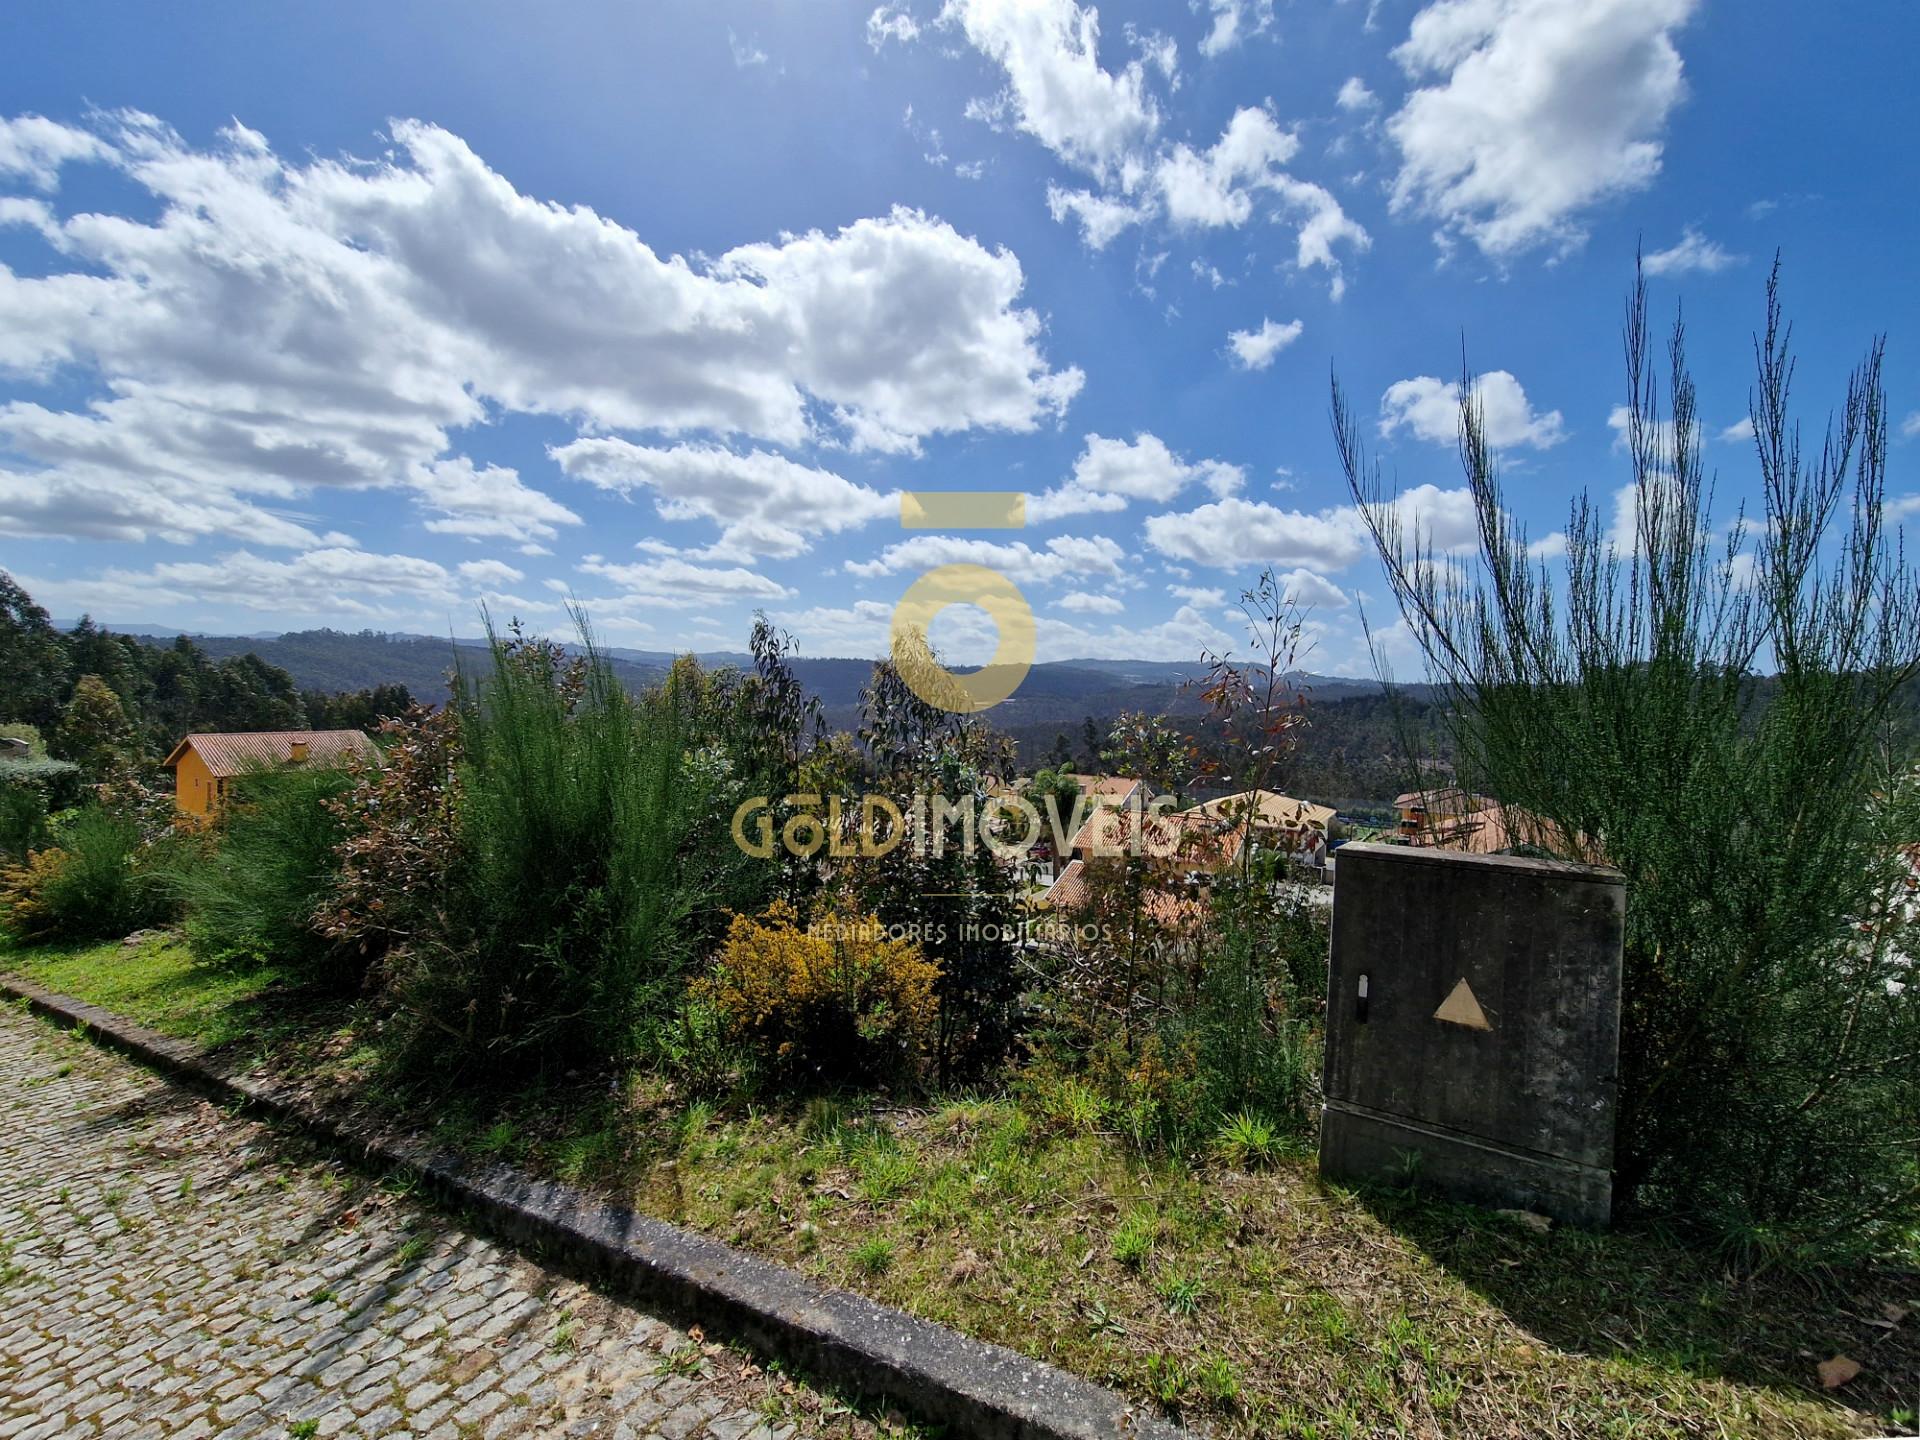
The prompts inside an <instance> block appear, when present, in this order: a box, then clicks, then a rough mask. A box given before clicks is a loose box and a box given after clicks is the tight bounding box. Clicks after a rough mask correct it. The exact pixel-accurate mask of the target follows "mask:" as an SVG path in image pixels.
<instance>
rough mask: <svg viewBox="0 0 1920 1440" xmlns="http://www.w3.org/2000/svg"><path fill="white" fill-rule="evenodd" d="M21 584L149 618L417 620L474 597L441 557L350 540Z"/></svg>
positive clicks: (67, 600) (90, 606) (43, 595)
mask: <svg viewBox="0 0 1920 1440" xmlns="http://www.w3.org/2000/svg"><path fill="white" fill-rule="evenodd" d="M21 583H22V584H24V585H27V586H28V588H29V590H30V592H31V593H32V594H33V595H34V596H35V597H36V598H39V599H43V600H51V601H55V602H59V603H63V605H71V606H74V607H77V608H79V609H82V610H91V611H94V612H96V613H102V612H105V613H111V612H113V611H119V612H121V613H123V614H133V615H138V616H142V617H145V616H150V615H156V614H160V613H162V612H166V613H173V614H178V613H180V612H182V611H185V610H189V609H192V608H195V607H200V606H205V605H208V604H214V605H217V606H220V607H239V608H241V609H245V610H252V611H257V612H263V613H272V614H277V615H298V616H326V617H334V618H338V617H340V616H353V617H356V618H360V619H364V620H367V621H375V620H393V619H397V618H403V617H404V618H406V619H409V620H415V621H417V620H418V619H419V617H421V616H423V615H426V614H431V613H434V612H436V611H438V612H441V613H443V614H444V613H445V612H447V611H448V610H449V609H450V608H453V607H462V606H464V605H465V604H466V603H467V602H466V601H465V600H463V599H462V598H461V596H460V591H459V587H458V586H457V585H456V584H455V583H454V579H453V576H452V575H450V574H449V573H448V571H447V569H446V567H444V566H442V565H440V564H438V563H437V562H435V561H432V560H426V559H421V558H419V557H417V556H412V555H379V554H374V553H372V552H370V551H366V550H356V549H350V548H347V547H344V546H328V547H323V548H320V549H316V550H309V551H307V552H305V553H304V554H300V555H296V556H294V557H292V558H291V559H286V560H274V559H268V558H266V557H264V556H260V555H256V554H254V553H253V552H252V551H249V550H235V551H232V552H230V553H228V554H225V555H222V556H220V557H219V558H218V559H217V560H214V561H199V560H194V561H173V562H168V563H165V564H160V565H156V566H154V567H153V568H152V569H151V570H143V571H136V570H125V569H108V570H106V571H104V572H103V573H101V574H100V575H98V576H95V577H90V578H87V579H78V580H53V579H37V580H31V581H29V580H27V579H25V578H23V579H22V581H21Z"/></svg>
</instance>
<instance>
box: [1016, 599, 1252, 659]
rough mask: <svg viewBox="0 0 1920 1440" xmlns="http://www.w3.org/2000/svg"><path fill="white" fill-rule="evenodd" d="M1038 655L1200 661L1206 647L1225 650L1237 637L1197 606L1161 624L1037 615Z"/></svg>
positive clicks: (1184, 608)
mask: <svg viewBox="0 0 1920 1440" xmlns="http://www.w3.org/2000/svg"><path fill="white" fill-rule="evenodd" d="M1035 629H1036V631H1037V632H1038V633H1037V637H1036V638H1037V646H1036V648H1037V652H1038V657H1039V658H1040V659H1041V660H1043V661H1046V660H1188V661H1190V660H1194V659H1196V658H1198V657H1199V655H1200V654H1201V653H1202V652H1203V651H1212V652H1214V653H1216V654H1219V653H1223V652H1225V651H1227V650H1229V649H1231V648H1232V646H1233V644H1234V639H1235V637H1234V636H1232V635H1230V634H1228V633H1227V632H1226V631H1224V630H1222V629H1221V628H1220V626H1219V625H1218V624H1217V623H1215V622H1214V621H1213V620H1212V619H1210V618H1209V617H1208V616H1207V615H1205V614H1203V613H1202V612H1201V611H1200V610H1198V609H1196V608H1195V607H1193V606H1191V605H1183V606H1181V607H1180V608H1179V609H1178V610H1176V611H1175V612H1174V613H1173V615H1172V617H1171V618H1170V619H1167V620H1163V621H1161V622H1160V623H1158V624H1157V625H1141V626H1132V625H1109V626H1105V627H1103V628H1102V627H1094V626H1088V625H1082V624H1078V623H1076V622H1073V621H1068V620H1061V619H1059V618H1057V617H1054V616H1049V615H1040V616H1037V617H1036V619H1035Z"/></svg>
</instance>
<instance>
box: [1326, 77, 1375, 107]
mask: <svg viewBox="0 0 1920 1440" xmlns="http://www.w3.org/2000/svg"><path fill="white" fill-rule="evenodd" d="M1333 103H1334V104H1336V105H1338V106H1339V107H1340V108H1341V109H1342V110H1371V109H1372V108H1373V107H1374V106H1376V105H1378V104H1379V103H1380V98H1379V96H1377V95H1375V94H1374V93H1373V91H1371V90H1369V89H1368V88H1367V82H1366V81H1364V80H1362V79H1361V78H1360V77H1359V76H1358V75H1349V76H1348V77H1347V81H1346V83H1345V84H1344V85H1342V86H1341V87H1340V93H1339V94H1338V95H1336V96H1335V97H1334V100H1333Z"/></svg>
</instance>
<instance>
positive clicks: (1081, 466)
mask: <svg viewBox="0 0 1920 1440" xmlns="http://www.w3.org/2000/svg"><path fill="white" fill-rule="evenodd" d="M1196 483H1197V484H1202V485H1204V486H1206V488H1207V489H1208V490H1210V491H1212V492H1213V493H1214V494H1215V495H1231V494H1233V493H1234V492H1235V491H1237V490H1239V489H1240V488H1241V486H1242V485H1244V484H1245V483H1246V472H1245V471H1244V470H1242V469H1241V468H1240V467H1239V466H1238V465H1229V464H1228V463H1226V462H1225V461H1224V460H1194V461H1188V460H1184V459H1182V458H1181V457H1180V456H1178V455H1176V454H1174V453H1173V451H1172V450H1171V449H1169V448H1168V447H1167V443H1166V441H1164V440H1162V439H1161V438H1160V437H1159V436H1158V435H1155V434H1153V433H1151V432H1150V431H1144V430H1143V431H1141V432H1140V433H1138V434H1136V435H1135V436H1134V437H1133V439H1132V440H1117V439H1113V438H1110V437H1108V436H1104V435H1098V434H1090V435H1088V436H1087V439H1086V446H1085V448H1084V449H1082V450H1081V452H1080V456H1079V458H1078V459H1077V460H1075V461H1074V464H1073V474H1072V475H1071V476H1070V477H1068V479H1067V481H1066V482H1065V483H1064V484H1062V485H1058V486H1056V487H1055V488H1053V489H1052V490H1049V491H1047V492H1046V493H1045V494H1042V495H1035V496H1033V497H1031V498H1030V499H1029V500H1028V501H1027V519H1028V520H1029V521H1030V522H1031V523H1033V524H1036V525H1042V524H1045V523H1047V522H1048V521H1050V520H1057V519H1060V518H1061V517H1063V516H1067V515H1085V514H1097V513H1102V512H1111V511H1117V510H1124V509H1126V508H1127V506H1128V504H1130V503H1131V502H1132V501H1135V500H1148V501H1152V502H1155V503H1157V504H1165V503H1166V502H1167V501H1169V500H1171V499H1173V497H1174V496H1176V495H1178V494H1179V493H1180V492H1181V491H1182V490H1184V489H1185V488H1186V487H1187V486H1189V485H1191V484H1196Z"/></svg>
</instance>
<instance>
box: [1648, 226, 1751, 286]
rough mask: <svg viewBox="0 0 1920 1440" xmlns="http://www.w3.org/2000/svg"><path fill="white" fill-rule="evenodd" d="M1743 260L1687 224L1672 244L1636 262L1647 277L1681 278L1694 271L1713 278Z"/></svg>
mask: <svg viewBox="0 0 1920 1440" xmlns="http://www.w3.org/2000/svg"><path fill="white" fill-rule="evenodd" d="M1743 258H1744V257H1743V256H1739V255H1735V254H1733V253H1732V252H1730V251H1729V250H1727V249H1726V248H1725V247H1724V246H1722V245H1721V244H1720V243H1719V242H1718V241H1717V240H1709V239H1708V238H1707V237H1706V236H1704V235H1702V234H1701V233H1700V232H1699V231H1698V230H1696V229H1695V228H1694V227H1693V226H1691V225H1689V226H1687V227H1686V228H1685V229H1684V230H1682V231H1681V232H1680V238H1679V239H1678V240H1677V241H1675V242H1674V243H1673V244H1672V245H1669V246H1668V247H1667V248H1666V249H1664V250H1655V251H1653V252H1652V253H1651V254H1649V255H1646V256H1643V257H1642V258H1641V261H1640V263H1641V265H1642V266H1643V267H1644V268H1645V270H1646V272H1647V274H1649V275H1685V274H1688V273H1690V272H1692V271H1696V270H1697V271H1700V272H1701V273H1702V274H1706V275H1717V274H1719V273H1720V272H1721V271H1722V270H1725V269H1727V268H1728V267H1729V266H1733V265H1738V264H1739V263H1740V262H1741V260H1742V259H1743Z"/></svg>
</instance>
